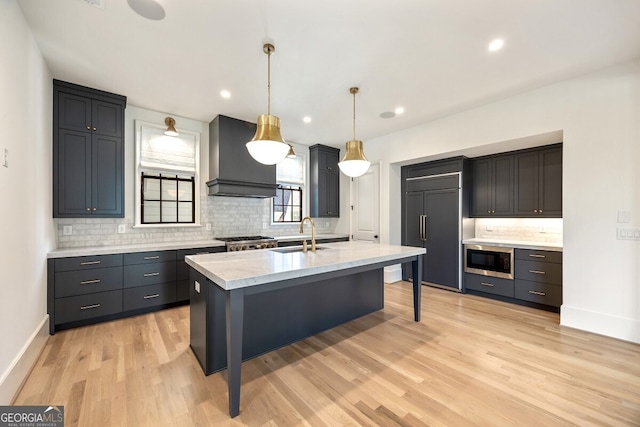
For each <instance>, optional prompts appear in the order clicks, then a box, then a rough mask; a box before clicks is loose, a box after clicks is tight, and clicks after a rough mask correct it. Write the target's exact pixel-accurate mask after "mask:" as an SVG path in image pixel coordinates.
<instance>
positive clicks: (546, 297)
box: [516, 279, 562, 307]
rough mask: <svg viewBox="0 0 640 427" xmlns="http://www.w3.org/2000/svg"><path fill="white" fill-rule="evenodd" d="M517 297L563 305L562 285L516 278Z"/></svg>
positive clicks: (555, 305)
mask: <svg viewBox="0 0 640 427" xmlns="http://www.w3.org/2000/svg"><path fill="white" fill-rule="evenodd" d="M516 298H518V299H522V300H525V301H531V302H537V303H539V304H546V305H550V306H552V307H560V306H561V305H562V286H559V285H551V284H549V283H539V282H530V281H528V280H518V279H516Z"/></svg>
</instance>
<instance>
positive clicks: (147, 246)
mask: <svg viewBox="0 0 640 427" xmlns="http://www.w3.org/2000/svg"><path fill="white" fill-rule="evenodd" d="M344 237H348V235H346V234H318V235H317V236H316V239H337V238H344ZM275 239H276V240H278V241H282V242H287V241H296V240H304V239H306V240H307V241H309V242H311V234H298V235H292V236H275ZM224 245H225V243H224V242H222V241H220V240H215V239H211V240H191V241H186V242H163V243H136V244H131V245H111V246H83V247H78V248H60V249H54V250H53V251H51V252H49V253H48V254H47V258H68V257H76V256H95V255H111V254H122V253H132V252H147V251H170V250H175V249H197V248H213V247H217V246H224Z"/></svg>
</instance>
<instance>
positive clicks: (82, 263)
mask: <svg viewBox="0 0 640 427" xmlns="http://www.w3.org/2000/svg"><path fill="white" fill-rule="evenodd" d="M96 264H100V261H85V262H81V263H80V265H96Z"/></svg>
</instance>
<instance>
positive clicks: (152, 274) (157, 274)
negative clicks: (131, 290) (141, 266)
mask: <svg viewBox="0 0 640 427" xmlns="http://www.w3.org/2000/svg"><path fill="white" fill-rule="evenodd" d="M159 275H160V273H158V272H157V271H156V272H155V273H144V277H151V276H159Z"/></svg>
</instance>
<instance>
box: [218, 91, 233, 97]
mask: <svg viewBox="0 0 640 427" xmlns="http://www.w3.org/2000/svg"><path fill="white" fill-rule="evenodd" d="M220 96H221V97H223V98H224V99H229V98H231V92H229V91H228V90H221V91H220Z"/></svg>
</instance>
